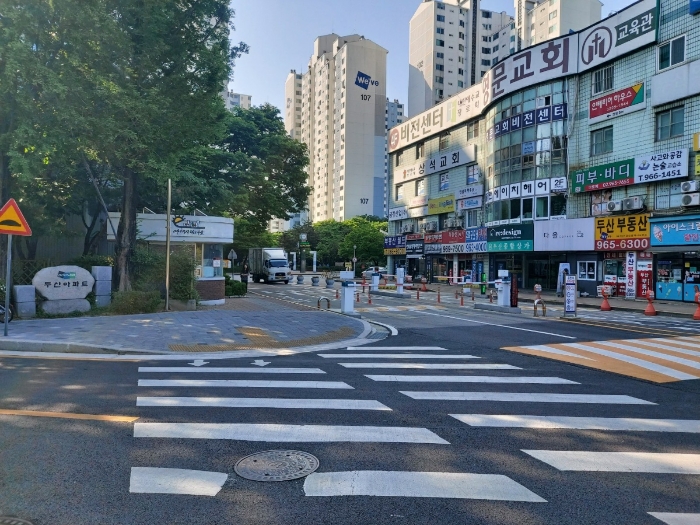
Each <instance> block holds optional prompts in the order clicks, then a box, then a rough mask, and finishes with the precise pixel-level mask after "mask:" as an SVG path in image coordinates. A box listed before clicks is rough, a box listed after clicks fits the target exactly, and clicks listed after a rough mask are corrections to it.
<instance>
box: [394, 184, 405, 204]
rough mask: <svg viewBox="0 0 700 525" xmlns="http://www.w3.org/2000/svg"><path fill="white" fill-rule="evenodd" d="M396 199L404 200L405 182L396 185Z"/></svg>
mask: <svg viewBox="0 0 700 525" xmlns="http://www.w3.org/2000/svg"><path fill="white" fill-rule="evenodd" d="M394 200H395V201H402V200H403V184H399V185H398V186H396V198H395V199H394Z"/></svg>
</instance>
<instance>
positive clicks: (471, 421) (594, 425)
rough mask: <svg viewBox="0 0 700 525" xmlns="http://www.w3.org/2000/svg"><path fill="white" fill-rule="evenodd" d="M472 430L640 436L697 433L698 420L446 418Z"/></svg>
mask: <svg viewBox="0 0 700 525" xmlns="http://www.w3.org/2000/svg"><path fill="white" fill-rule="evenodd" d="M450 416H452V417H453V418H455V419H457V420H459V421H461V422H462V423H466V424H467V425H470V426H472V427H498V428H536V429H546V428H565V429H576V430H629V431H644V432H689V433H694V434H698V433H700V420H694V419H635V418H623V417H620V418H614V417H567V416H521V415H492V414H450Z"/></svg>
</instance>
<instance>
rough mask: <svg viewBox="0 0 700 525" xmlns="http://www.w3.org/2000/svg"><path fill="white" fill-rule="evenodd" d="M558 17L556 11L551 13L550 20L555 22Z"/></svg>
mask: <svg viewBox="0 0 700 525" xmlns="http://www.w3.org/2000/svg"><path fill="white" fill-rule="evenodd" d="M556 17H557V10H556V9H555V10H554V11H552V12H551V13H549V19H550V20H554V19H555V18H556Z"/></svg>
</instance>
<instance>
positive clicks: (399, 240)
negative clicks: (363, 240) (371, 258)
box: [384, 235, 406, 255]
mask: <svg viewBox="0 0 700 525" xmlns="http://www.w3.org/2000/svg"><path fill="white" fill-rule="evenodd" d="M405 254H406V236H405V235H389V236H387V237H384V255H405Z"/></svg>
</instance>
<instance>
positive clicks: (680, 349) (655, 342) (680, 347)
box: [634, 339, 700, 357]
mask: <svg viewBox="0 0 700 525" xmlns="http://www.w3.org/2000/svg"><path fill="white" fill-rule="evenodd" d="M659 343H671V345H664V344H659ZM634 344H638V345H645V346H651V347H652V348H660V349H662V350H671V351H672V352H677V353H679V354H685V355H690V356H694V357H700V352H694V351H693V350H688V349H687V348H686V347H688V346H689V347H691V348H698V347H700V345H698V344H693V343H685V342H683V341H674V340H673V339H651V340H647V339H637V340H635V341H634Z"/></svg>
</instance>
